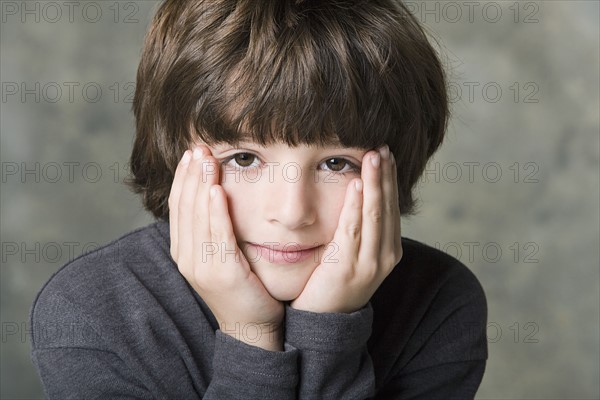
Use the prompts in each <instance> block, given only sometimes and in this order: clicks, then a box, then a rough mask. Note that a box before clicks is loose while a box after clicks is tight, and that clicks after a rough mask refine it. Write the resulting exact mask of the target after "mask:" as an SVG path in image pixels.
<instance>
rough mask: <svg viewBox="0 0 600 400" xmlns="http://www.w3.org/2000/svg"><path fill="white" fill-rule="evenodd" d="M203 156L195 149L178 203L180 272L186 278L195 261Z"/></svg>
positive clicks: (189, 274) (189, 275) (199, 150)
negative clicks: (194, 241)
mask: <svg viewBox="0 0 600 400" xmlns="http://www.w3.org/2000/svg"><path fill="white" fill-rule="evenodd" d="M202 155H203V152H202V150H201V149H199V148H195V149H194V151H193V153H192V159H191V160H190V163H189V165H188V167H187V173H186V175H185V178H184V180H183V188H182V191H181V197H180V198H179V203H178V218H177V225H178V234H177V239H178V257H179V260H178V262H177V264H178V267H179V271H180V272H181V273H182V274H183V275H184V276H186V277H191V272H192V265H193V264H192V261H193V258H192V257H193V253H192V249H193V232H194V230H193V229H194V214H195V211H196V210H195V208H196V207H195V199H196V193H197V191H198V187H199V185H200V184H201V182H202V171H201V165H202Z"/></svg>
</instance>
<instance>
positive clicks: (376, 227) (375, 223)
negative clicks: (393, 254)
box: [359, 151, 384, 265]
mask: <svg viewBox="0 0 600 400" xmlns="http://www.w3.org/2000/svg"><path fill="white" fill-rule="evenodd" d="M381 161H382V160H381V156H380V154H379V152H377V151H369V152H367V153H366V154H365V157H364V158H363V163H362V179H363V182H364V186H365V187H364V193H363V208H362V217H363V218H362V231H361V242H360V251H359V262H360V264H361V265H372V264H373V263H374V262H377V261H378V260H379V254H380V247H381V246H380V239H381V227H382V219H383V217H384V215H383V207H382V197H383V194H382V189H381V168H382V165H381Z"/></svg>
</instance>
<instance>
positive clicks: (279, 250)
mask: <svg viewBox="0 0 600 400" xmlns="http://www.w3.org/2000/svg"><path fill="white" fill-rule="evenodd" d="M247 245H248V246H247V248H246V253H250V254H248V255H247V257H250V258H251V260H249V261H253V262H256V261H259V260H266V261H268V262H270V263H274V264H295V263H300V262H303V261H306V260H308V259H310V258H313V259H314V261H315V262H318V261H319V257H318V256H319V254H318V253H319V251H318V250H319V249H320V248H321V245H315V244H312V245H302V244H298V243H294V242H291V243H286V244H284V245H281V244H280V243H278V242H274V243H269V242H267V243H264V245H260V244H257V243H252V242H247ZM248 250H251V251H250V252H249V251H248ZM253 256H254V257H253Z"/></svg>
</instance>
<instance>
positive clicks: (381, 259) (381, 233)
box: [290, 146, 402, 313]
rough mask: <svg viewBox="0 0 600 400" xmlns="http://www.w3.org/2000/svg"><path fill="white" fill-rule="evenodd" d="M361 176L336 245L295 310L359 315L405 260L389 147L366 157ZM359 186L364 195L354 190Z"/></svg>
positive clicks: (330, 248)
mask: <svg viewBox="0 0 600 400" xmlns="http://www.w3.org/2000/svg"><path fill="white" fill-rule="evenodd" d="M373 156H375V165H373V163H372V162H371V161H372V160H373ZM377 160H379V163H378V162H377ZM361 177H362V180H360V179H355V180H352V181H351V182H350V184H349V185H348V188H347V189H346V197H345V200H344V206H343V208H342V211H341V214H340V220H339V223H338V227H337V229H336V231H335V233H334V237H333V240H332V241H331V242H330V243H329V244H328V246H327V247H326V249H325V252H324V254H323V258H322V259H321V264H320V265H319V266H317V268H316V269H315V270H314V272H313V274H312V275H311V277H310V279H309V280H308V282H307V284H306V286H305V287H304V290H303V291H302V293H300V295H299V296H298V297H297V298H296V299H295V300H294V301H292V302H291V304H290V305H291V306H292V307H293V308H296V309H300V310H306V311H312V312H345V313H349V312H353V311H357V310H359V309H360V308H362V307H363V306H365V305H366V304H367V302H368V301H369V299H370V298H371V296H372V295H373V293H375V291H376V290H377V288H378V287H379V285H380V284H381V282H383V280H384V279H385V278H386V277H387V276H388V274H389V273H390V272H391V271H392V269H393V268H394V267H395V266H396V264H398V262H399V261H400V259H401V258H402V241H401V237H400V208H399V205H398V184H397V180H396V161H395V159H394V156H393V154H391V153H390V152H389V149H388V147H387V146H384V147H383V148H380V149H379V151H369V152H367V153H366V154H365V155H364V157H363V163H362V176H361ZM361 183H362V184H363V186H364V187H363V188H362V193H361V191H360V190H357V189H356V187H355V184H358V186H359V188H360V187H361Z"/></svg>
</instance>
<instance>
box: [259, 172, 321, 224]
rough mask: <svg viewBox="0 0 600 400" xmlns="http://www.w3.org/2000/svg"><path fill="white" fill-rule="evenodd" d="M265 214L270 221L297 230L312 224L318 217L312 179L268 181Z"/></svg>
mask: <svg viewBox="0 0 600 400" xmlns="http://www.w3.org/2000/svg"><path fill="white" fill-rule="evenodd" d="M267 186H268V188H267V190H265V192H264V194H265V196H266V198H265V200H266V201H265V203H264V204H265V215H266V217H267V219H268V221H269V222H270V223H276V224H280V225H282V226H284V227H285V228H287V229H288V230H290V231H291V230H297V229H300V228H303V227H306V226H310V225H312V224H313V223H314V222H315V220H316V217H317V208H316V207H317V205H316V204H315V203H316V198H317V196H316V193H315V191H314V187H313V186H312V185H311V182H310V179H305V178H304V177H302V178H300V179H298V180H295V179H284V178H281V177H280V178H279V179H277V178H276V179H275V180H274V181H272V182H269V183H267Z"/></svg>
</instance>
